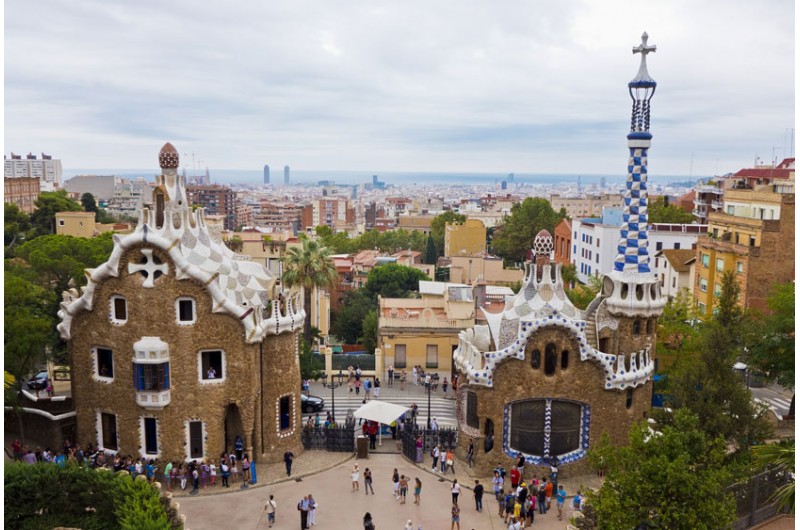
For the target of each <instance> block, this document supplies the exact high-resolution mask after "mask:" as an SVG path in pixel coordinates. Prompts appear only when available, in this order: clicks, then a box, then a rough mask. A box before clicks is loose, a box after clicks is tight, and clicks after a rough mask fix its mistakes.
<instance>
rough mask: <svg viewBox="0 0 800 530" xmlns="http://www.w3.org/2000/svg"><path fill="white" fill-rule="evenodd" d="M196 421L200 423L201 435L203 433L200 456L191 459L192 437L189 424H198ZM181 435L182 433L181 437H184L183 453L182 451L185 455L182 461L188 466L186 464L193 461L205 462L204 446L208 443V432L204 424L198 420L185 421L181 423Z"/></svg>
mask: <svg viewBox="0 0 800 530" xmlns="http://www.w3.org/2000/svg"><path fill="white" fill-rule="evenodd" d="M198 421H199V422H200V424H201V425H202V427H203V428H202V433H203V447H202V456H199V457H196V458H192V456H191V455H192V435H191V430H190V429H189V424H190V423H194V422H198ZM183 433H184V434H183V436H184V441H183V451H184V454H185V455H186V456H185V457H184V459H183V461H184V462H185V463H187V464H188V463H190V462H192V461H193V460H197V461H198V462H202V461H203V460H205V459H206V445H207V442H208V430H207V428H206V422H204V421H203V420H201V419H200V418H192V419H190V420H185V421H184V422H183Z"/></svg>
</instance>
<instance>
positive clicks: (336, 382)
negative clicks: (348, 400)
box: [322, 370, 344, 424]
mask: <svg viewBox="0 0 800 530" xmlns="http://www.w3.org/2000/svg"><path fill="white" fill-rule="evenodd" d="M343 377H344V374H342V371H341V370H339V374H338V375H333V374H331V376H330V382H327V377H326V375H325V372H322V386H324V387H325V388H330V389H331V420H332V421H333V423H334V424H335V423H336V393H335V392H334V391H335V390H336V389H337V388H339V387H340V386H342V378H343Z"/></svg>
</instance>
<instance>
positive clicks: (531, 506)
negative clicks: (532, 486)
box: [525, 494, 536, 524]
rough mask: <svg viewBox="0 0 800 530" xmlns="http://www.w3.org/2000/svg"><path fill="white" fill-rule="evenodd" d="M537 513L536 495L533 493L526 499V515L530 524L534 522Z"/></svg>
mask: <svg viewBox="0 0 800 530" xmlns="http://www.w3.org/2000/svg"><path fill="white" fill-rule="evenodd" d="M535 513H536V497H535V496H534V495H533V494H530V495H528V498H527V499H525V517H526V518H527V520H528V522H529V523H530V524H533V516H534V515H535Z"/></svg>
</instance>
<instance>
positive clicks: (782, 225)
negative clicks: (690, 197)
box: [693, 185, 794, 318]
mask: <svg viewBox="0 0 800 530" xmlns="http://www.w3.org/2000/svg"><path fill="white" fill-rule="evenodd" d="M775 186H777V185H771V186H767V187H764V188H762V189H758V190H749V189H727V190H725V194H724V196H723V212H725V213H722V212H712V213H710V214H709V217H708V235H706V236H703V237H700V238H699V239H698V240H697V254H696V256H697V257H696V260H695V280H694V285H693V295H694V299H695V303H696V305H697V313H698V316H699V317H700V318H704V317H708V316H710V315H711V312H712V311H713V308H714V304H715V300H716V298H718V296H719V293H720V292H721V289H722V275H723V273H724V272H725V271H733V272H734V273H735V274H736V279H737V280H738V282H739V285H740V287H741V295H740V297H739V302H740V304H741V305H742V307H743V308H747V309H750V308H752V309H758V310H766V309H767V298H768V297H769V294H770V290H771V289H772V286H773V285H774V284H776V283H784V282H790V281H793V280H794V193H776V192H775V191H774V190H775Z"/></svg>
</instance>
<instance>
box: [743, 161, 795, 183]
mask: <svg viewBox="0 0 800 530" xmlns="http://www.w3.org/2000/svg"><path fill="white" fill-rule="evenodd" d="M791 173H794V158H787V159H786V160H784V161H783V162H781V163H780V164H778V165H777V166H776V167H774V168H771V167H768V168H745V169H740V170H739V171H737V172H736V173H735V174H734V175H733V176H734V177H739V178H748V179H788V178H789V176H790V174H791Z"/></svg>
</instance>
